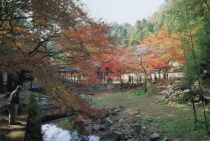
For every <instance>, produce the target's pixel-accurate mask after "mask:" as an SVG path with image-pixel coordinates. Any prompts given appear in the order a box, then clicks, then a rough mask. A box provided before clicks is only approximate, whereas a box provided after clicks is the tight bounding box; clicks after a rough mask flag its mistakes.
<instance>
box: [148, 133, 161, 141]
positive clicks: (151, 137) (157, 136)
mask: <svg viewBox="0 0 210 141" xmlns="http://www.w3.org/2000/svg"><path fill="white" fill-rule="evenodd" d="M159 138H160V134H158V133H154V134H152V135H151V136H150V140H151V141H156V140H158V139H159Z"/></svg>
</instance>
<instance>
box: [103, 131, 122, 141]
mask: <svg viewBox="0 0 210 141" xmlns="http://www.w3.org/2000/svg"><path fill="white" fill-rule="evenodd" d="M120 139H121V135H119V134H117V133H115V132H112V133H108V134H106V135H104V136H103V137H101V139H100V141H120Z"/></svg>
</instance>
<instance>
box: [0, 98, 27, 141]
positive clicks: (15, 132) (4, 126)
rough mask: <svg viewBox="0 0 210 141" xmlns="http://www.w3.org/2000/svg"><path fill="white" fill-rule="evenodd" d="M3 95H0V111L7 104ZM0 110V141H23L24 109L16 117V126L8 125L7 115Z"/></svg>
mask: <svg viewBox="0 0 210 141" xmlns="http://www.w3.org/2000/svg"><path fill="white" fill-rule="evenodd" d="M4 96H5V95H3V94H0V109H2V107H4V105H5V104H6V103H7V98H5V97H4ZM1 111H2V110H0V141H24V137H25V129H26V125H27V114H26V108H24V107H23V111H22V112H21V114H20V115H18V116H17V122H18V125H8V113H5V112H1Z"/></svg>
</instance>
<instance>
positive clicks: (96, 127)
mask: <svg viewBox="0 0 210 141" xmlns="http://www.w3.org/2000/svg"><path fill="white" fill-rule="evenodd" d="M92 128H93V130H94V131H99V130H100V129H101V126H100V125H96V124H94V125H93V126H92Z"/></svg>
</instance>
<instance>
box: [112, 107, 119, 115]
mask: <svg viewBox="0 0 210 141" xmlns="http://www.w3.org/2000/svg"><path fill="white" fill-rule="evenodd" d="M120 110H121V109H119V108H117V109H114V110H113V111H112V112H111V114H112V115H117V113H119V112H120Z"/></svg>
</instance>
